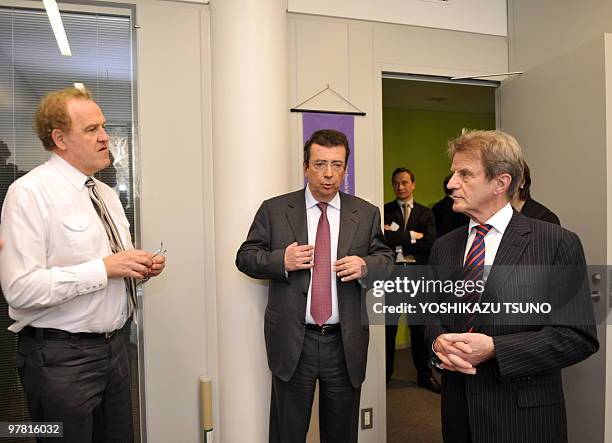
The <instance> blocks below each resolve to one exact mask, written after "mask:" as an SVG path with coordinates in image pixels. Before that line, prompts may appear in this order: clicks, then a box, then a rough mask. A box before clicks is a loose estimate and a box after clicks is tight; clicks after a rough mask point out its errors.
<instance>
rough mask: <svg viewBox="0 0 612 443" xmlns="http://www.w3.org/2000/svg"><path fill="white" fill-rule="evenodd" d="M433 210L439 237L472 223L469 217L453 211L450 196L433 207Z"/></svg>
mask: <svg viewBox="0 0 612 443" xmlns="http://www.w3.org/2000/svg"><path fill="white" fill-rule="evenodd" d="M431 210H432V212H433V215H434V220H435V221H436V234H438V237H442V236H443V235H445V234H447V233H449V232H450V231H452V230H454V229H457V228H458V227H460V226H465V225H467V224H468V223H469V222H470V218H469V217H468V216H467V215H465V214H463V213H461V212H455V211H453V199H452V198H450V197H449V196H448V195H446V196H444V198H443V199H442V200H440V201H439V202H437V203H436V204H435V205H433V206H432V208H431Z"/></svg>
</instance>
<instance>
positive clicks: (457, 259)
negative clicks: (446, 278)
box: [448, 226, 470, 269]
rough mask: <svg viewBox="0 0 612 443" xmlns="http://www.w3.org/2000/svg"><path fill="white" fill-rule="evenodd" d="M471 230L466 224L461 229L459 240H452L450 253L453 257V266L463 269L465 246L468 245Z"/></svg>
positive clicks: (451, 257)
mask: <svg viewBox="0 0 612 443" xmlns="http://www.w3.org/2000/svg"><path fill="white" fill-rule="evenodd" d="M469 233H470V231H469V230H468V227H467V226H465V227H463V228H462V229H461V234H460V236H459V241H455V242H452V243H451V244H450V245H449V246H450V247H449V251H448V252H449V254H450V259H451V262H450V263H451V265H452V266H459V269H463V258H464V256H465V247H466V245H467V240H468V237H469Z"/></svg>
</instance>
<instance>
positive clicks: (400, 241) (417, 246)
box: [385, 200, 436, 265]
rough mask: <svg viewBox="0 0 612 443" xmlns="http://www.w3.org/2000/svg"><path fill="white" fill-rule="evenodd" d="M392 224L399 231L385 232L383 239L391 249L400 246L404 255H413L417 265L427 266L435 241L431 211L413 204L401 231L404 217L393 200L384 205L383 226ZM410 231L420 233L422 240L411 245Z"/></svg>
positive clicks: (434, 228) (434, 227)
mask: <svg viewBox="0 0 612 443" xmlns="http://www.w3.org/2000/svg"><path fill="white" fill-rule="evenodd" d="M393 222H395V223H397V224H398V225H399V226H400V229H398V230H397V231H388V230H385V239H386V240H387V244H388V245H389V246H390V247H391V249H393V250H395V247H396V246H402V251H403V254H404V255H408V254H411V255H413V256H414V258H415V260H416V262H417V264H418V265H425V264H427V261H428V260H429V253H430V252H431V247H432V246H433V243H434V241H435V240H436V226H435V223H434V217H433V212H431V209H429V208H427V207H426V206H423V205H420V204H418V203H417V202H414V206H413V208H412V210H411V211H410V218H408V223H406V229H405V230H403V229H402V226H403V225H404V215H403V214H402V209H401V208H400V207H399V205H398V204H397V200H393V201H392V202H389V203H387V204H385V225H390V224H391V223H393ZM410 231H415V232H421V233H422V234H423V238H422V239H420V240H417V241H416V243H412V242H411V241H410Z"/></svg>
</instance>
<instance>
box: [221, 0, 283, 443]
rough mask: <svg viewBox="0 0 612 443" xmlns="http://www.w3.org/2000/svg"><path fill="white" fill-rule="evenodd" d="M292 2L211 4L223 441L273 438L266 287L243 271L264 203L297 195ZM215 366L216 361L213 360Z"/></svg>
mask: <svg viewBox="0 0 612 443" xmlns="http://www.w3.org/2000/svg"><path fill="white" fill-rule="evenodd" d="M286 6H287V4H286V0H211V2H210V12H211V54H212V120H213V162H214V194H215V201H214V210H215V237H216V242H215V257H216V280H217V322H218V350H219V352H218V363H219V377H220V380H218V381H217V387H218V389H219V391H218V392H219V411H220V412H219V417H218V422H217V424H218V426H217V424H216V425H215V427H216V428H217V429H218V430H219V432H220V435H219V436H220V437H221V441H223V442H227V443H233V442H246V441H252V442H263V441H267V437H268V410H269V404H270V377H271V375H270V371H269V369H268V366H267V361H266V350H265V346H264V339H263V315H264V308H265V305H266V302H267V284H266V282H257V281H255V280H252V279H250V278H248V277H246V276H244V275H242V274H241V273H239V271H238V270H237V269H236V267H235V265H234V260H235V256H236V251H237V249H238V247H239V246H240V244H241V242H242V241H243V240H244V239H245V237H246V234H247V231H248V228H249V226H250V224H251V221H252V219H253V216H254V215H255V212H256V210H257V208H258V207H259V205H260V204H261V202H262V201H263V200H264V199H266V198H269V197H271V196H274V195H277V194H281V193H285V192H288V191H290V190H291V189H290V184H291V181H290V174H289V169H290V166H291V164H290V163H291V161H290V159H292V158H295V157H294V156H291V155H290V147H289V143H288V139H289V137H288V132H289V118H288V101H287V89H288V87H287V72H288V69H287V38H288V33H287V16H286ZM210 358H214V356H210Z"/></svg>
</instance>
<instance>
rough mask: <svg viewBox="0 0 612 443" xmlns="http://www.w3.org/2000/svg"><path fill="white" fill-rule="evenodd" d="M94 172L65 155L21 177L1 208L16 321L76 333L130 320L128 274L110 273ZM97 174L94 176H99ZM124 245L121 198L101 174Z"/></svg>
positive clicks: (5, 270) (127, 241) (5, 283)
mask: <svg viewBox="0 0 612 443" xmlns="http://www.w3.org/2000/svg"><path fill="white" fill-rule="evenodd" d="M86 180H87V176H85V175H83V174H82V173H81V172H79V171H78V170H77V169H76V168H74V167H73V166H71V165H70V164H69V163H67V162H66V161H65V160H63V159H62V158H61V157H59V156H57V155H56V154H52V155H51V157H50V158H49V160H48V161H47V162H46V163H44V164H42V165H41V166H38V167H37V168H35V169H33V170H32V171H30V172H29V173H28V174H26V175H25V176H23V177H22V178H20V179H19V180H17V181H15V182H14V183H13V184H12V185H11V186H10V188H9V190H8V193H7V194H6V199H5V201H4V206H3V208H2V224H1V225H0V238H2V240H3V241H4V242H5V244H4V248H3V249H2V251H1V252H0V280H1V283H2V291H3V292H4V296H5V298H6V300H7V302H8V304H9V316H10V317H11V318H12V319H13V320H15V321H16V322H15V323H14V324H12V325H11V326H10V327H9V330H11V331H13V332H18V331H20V330H21V329H22V328H23V327H24V326H26V325H30V326H34V327H38V328H57V329H62V330H65V331H69V332H108V331H113V330H115V329H119V328H121V327H122V326H123V324H124V323H125V321H126V320H127V313H128V306H127V293H126V287H125V283H124V280H123V279H122V278H113V279H108V278H107V275H106V268H105V266H104V262H103V261H102V258H103V257H106V256H108V255H111V254H112V252H111V249H110V244H109V241H108V237H107V235H106V231H105V230H104V226H103V225H102V221H101V220H100V218H99V216H98V214H97V212H96V210H95V209H94V206H93V204H92V202H91V199H90V197H89V191H88V189H87V187H86V186H85V181H86ZM94 180H95V179H94ZM95 182H96V186H97V188H98V190H99V193H100V195H101V197H102V199H103V200H104V203H105V204H106V206H107V208H108V211H109V213H110V215H111V217H112V218H113V220H114V222H115V224H116V226H117V230H118V231H119V235H120V236H121V240H122V242H123V245H124V247H125V249H132V248H133V246H132V242H131V238H130V231H129V222H128V220H127V219H126V217H125V213H124V212H123V208H122V206H121V202H120V201H119V198H118V197H117V195H116V194H115V192H114V191H113V190H112V189H111V188H110V187H108V186H107V185H105V184H104V183H102V182H100V181H98V180H95Z"/></svg>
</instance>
